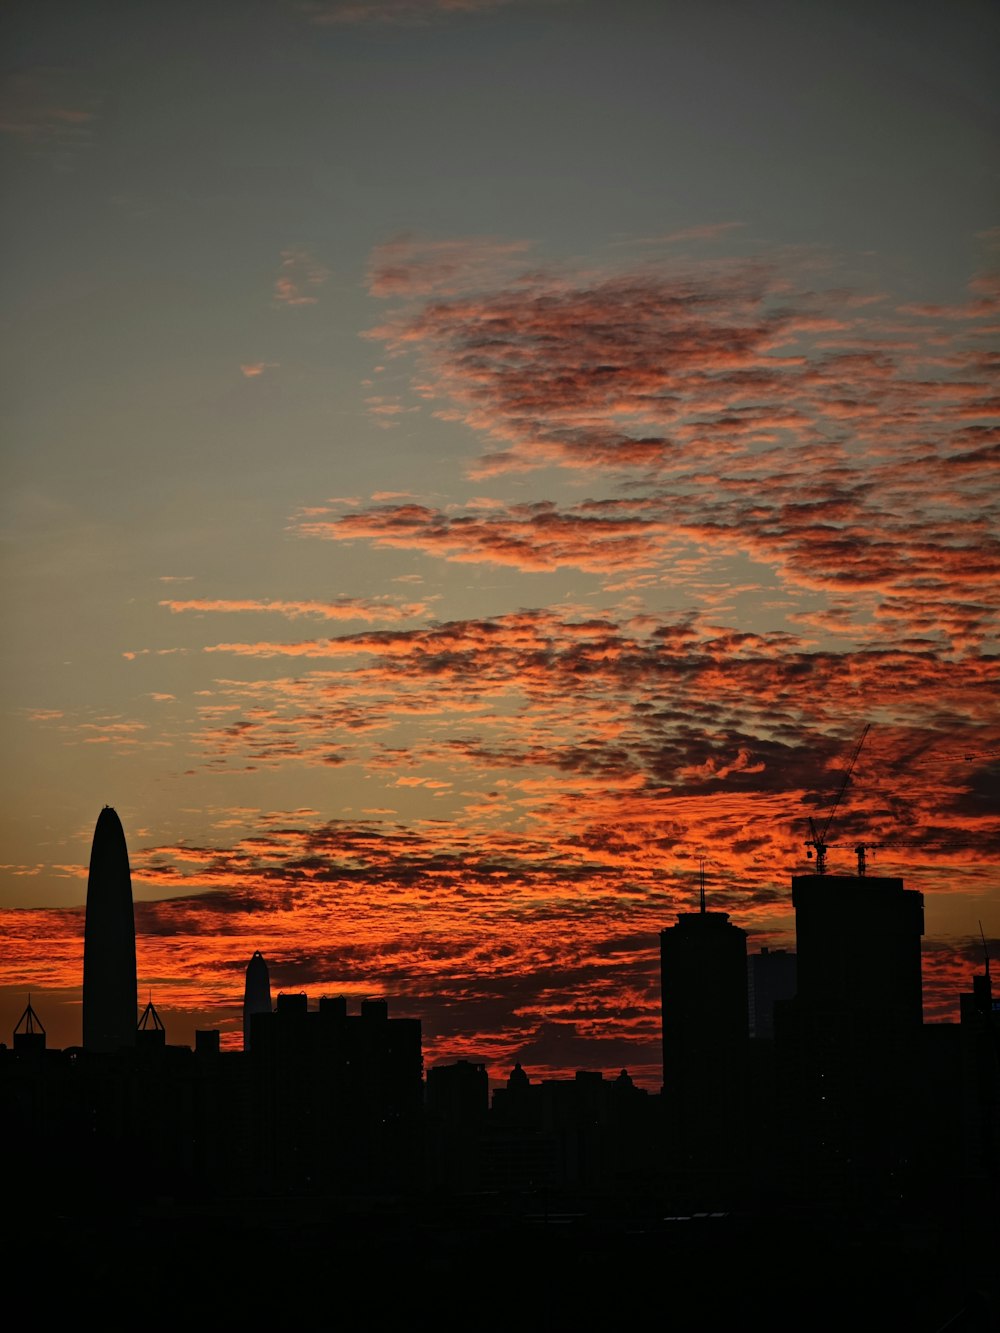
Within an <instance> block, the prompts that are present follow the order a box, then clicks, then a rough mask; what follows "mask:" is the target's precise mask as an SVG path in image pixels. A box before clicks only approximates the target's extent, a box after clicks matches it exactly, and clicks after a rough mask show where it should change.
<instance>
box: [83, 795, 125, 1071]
mask: <svg viewBox="0 0 1000 1333" xmlns="http://www.w3.org/2000/svg"><path fill="white" fill-rule="evenodd" d="M136 1009H137V1004H136V971H135V916H134V913H133V910H132V876H131V874H130V872H129V864H128V848H127V847H126V846H125V832H124V830H123V829H122V825H121V820H120V819H119V818H118V816H117V814H116V813H115V812H114V810H112V808H111V806H109V805H106V806H105V807H104V809H103V810H102V811H101V813H100V815H99V816H98V818H97V827H96V828H95V829H94V841H93V845H92V846H91V850H90V877H89V879H88V881H87V923H86V927H85V932H84V945H83V1045H84V1049H85V1050H88V1051H115V1050H119V1049H121V1048H122V1047H131V1046H134V1045H135V1032H136Z"/></svg>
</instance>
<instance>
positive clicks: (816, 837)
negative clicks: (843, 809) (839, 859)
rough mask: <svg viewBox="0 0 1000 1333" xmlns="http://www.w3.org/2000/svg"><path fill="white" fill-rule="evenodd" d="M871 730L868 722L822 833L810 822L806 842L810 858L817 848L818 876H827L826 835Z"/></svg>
mask: <svg viewBox="0 0 1000 1333" xmlns="http://www.w3.org/2000/svg"><path fill="white" fill-rule="evenodd" d="M870 728H871V723H870V722H866V723H865V728H864V731H862V733H861V737H860V739H859V740H858V743H857V745H855V747H854V753H853V754H852V755H851V762H850V763H849V764H848V765H847V769H846V771H845V773H844V780H843V782H842V783H841V784H840V790H839V791H838V792H837V796H836V799H835V800H834V802H833V805H832V806H831V808H830V813H829V814H828V815H827V817H826V823H825V824H824V825H823V829H822V832H818V831H817V829H816V825H815V823H814V822H813V820H812V819H810V820H809V832H810V833H811V834H812V837H811V838H809V840H808V841H807V842H806V847H807V848H809V849H810V850H809V855H810V856H812V849H813V848H815V851H816V874H817V875H825V874H826V850H827V848H828V847H829V845H830V844H829V843H828V842H827V840H826V835H827V833H828V831H829V828H830V824H831V823H832V821H833V817H834V815H835V814H836V813H837V807H838V806H839V805H840V802H841V799H842V797H843V795H844V792H845V791H846V790H847V784H848V782H850V780H851V774H852V773H853V772H854V765H855V764H856V763H857V762H858V755H859V754H860V753H861V747H862V745H864V743H865V737H866V736H867V735H868V732H869V730H870ZM862 873H863V872H862Z"/></svg>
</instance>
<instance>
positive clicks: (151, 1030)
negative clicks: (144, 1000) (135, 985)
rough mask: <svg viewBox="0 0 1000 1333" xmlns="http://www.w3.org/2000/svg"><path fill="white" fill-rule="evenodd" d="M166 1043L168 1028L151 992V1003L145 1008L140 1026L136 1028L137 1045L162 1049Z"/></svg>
mask: <svg viewBox="0 0 1000 1333" xmlns="http://www.w3.org/2000/svg"><path fill="white" fill-rule="evenodd" d="M166 1044H167V1030H166V1028H165V1027H164V1026H163V1020H162V1019H161V1018H160V1015H159V1014H158V1013H157V1012H156V1008H155V1006H154V1004H153V996H152V994H150V997H149V1003H148V1004H147V1005H146V1007H145V1009H143V1011H142V1017H141V1018H140V1019H139V1026H138V1027H137V1028H136V1045H137V1046H140V1047H143V1048H147V1049H148V1048H149V1047H151V1046H153V1047H158V1048H160V1049H162V1048H163V1047H164V1046H165V1045H166Z"/></svg>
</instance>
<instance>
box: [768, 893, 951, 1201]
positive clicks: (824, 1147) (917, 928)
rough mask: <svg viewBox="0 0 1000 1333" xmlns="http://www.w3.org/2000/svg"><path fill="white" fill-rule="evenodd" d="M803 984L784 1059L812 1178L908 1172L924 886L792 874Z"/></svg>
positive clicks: (829, 1183)
mask: <svg viewBox="0 0 1000 1333" xmlns="http://www.w3.org/2000/svg"><path fill="white" fill-rule="evenodd" d="M792 902H793V904H794V906H795V937H796V952H797V955H798V956H797V960H796V962H797V969H798V982H797V993H796V996H795V999H794V1000H791V1001H785V1003H784V1005H783V1006H781V1008H780V1011H779V1019H778V1025H777V1026H778V1033H777V1036H778V1044H779V1047H780V1048H782V1050H781V1055H780V1063H781V1066H782V1068H783V1071H784V1077H785V1079H786V1081H787V1085H788V1093H789V1094H790V1096H791V1101H790V1103H789V1107H788V1109H789V1117H790V1126H791V1132H792V1133H793V1134H794V1135H795V1137H796V1138H797V1140H798V1143H799V1147H800V1149H801V1153H802V1163H803V1165H802V1170H804V1171H805V1173H806V1175H805V1177H804V1178H806V1179H808V1180H810V1181H811V1182H812V1185H813V1186H815V1187H816V1188H823V1189H829V1190H832V1191H836V1192H839V1193H843V1192H844V1191H845V1190H861V1189H864V1188H868V1187H869V1186H870V1185H871V1184H872V1183H874V1182H877V1181H879V1180H881V1179H883V1178H884V1177H886V1176H887V1175H894V1177H895V1178H897V1179H898V1178H899V1177H900V1172H902V1171H903V1170H904V1168H905V1167H906V1163H907V1162H908V1161H909V1160H911V1159H912V1157H913V1154H914V1147H915V1144H914V1139H915V1136H916V1135H918V1133H919V1117H918V1116H916V1115H915V1113H914V1107H915V1106H917V1104H918V1083H919V1070H920V1059H921V1033H922V1022H923V1007H922V992H921V972H920V937H921V935H922V934H923V929H924V900H923V895H922V894H921V893H917V892H915V891H914V890H912V889H906V888H904V887H903V881H902V880H901V879H898V878H894V877H882V876H877V875H795V876H793V878H792Z"/></svg>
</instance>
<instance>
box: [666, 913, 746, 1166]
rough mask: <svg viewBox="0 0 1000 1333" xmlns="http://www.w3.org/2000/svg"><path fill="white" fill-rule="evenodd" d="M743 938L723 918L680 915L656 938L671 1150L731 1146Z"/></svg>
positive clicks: (740, 1069) (741, 1053)
mask: <svg viewBox="0 0 1000 1333" xmlns="http://www.w3.org/2000/svg"><path fill="white" fill-rule="evenodd" d="M746 938H747V937H746V931H744V930H741V929H740V928H739V926H734V925H733V924H732V922H731V921H730V920H729V915H728V913H726V912H708V911H706V910H705V895H704V889H703V890H702V898H701V910H700V911H699V912H682V913H680V914H679V916H678V918H677V924H676V925H675V926H671V927H669V928H668V929H667V930H664V931H661V932H660V996H661V1004H662V1011H663V1101H664V1107H665V1109H666V1113H667V1124H668V1127H669V1131H670V1134H671V1138H672V1140H673V1142H674V1144H675V1145H677V1146H679V1147H683V1148H686V1149H688V1150H690V1151H691V1152H693V1153H695V1155H696V1156H702V1157H703V1156H704V1154H705V1153H706V1152H708V1151H714V1149H715V1148H716V1147H718V1148H719V1149H720V1151H721V1150H723V1149H724V1148H725V1146H726V1144H727V1143H728V1144H729V1145H730V1146H731V1145H732V1131H733V1129H734V1127H735V1126H737V1125H738V1116H739V1111H738V1107H739V1103H740V1099H741V1095H742V1089H743V1078H744V1072H745V1060H746V1046H747V962H746V957H747V946H746Z"/></svg>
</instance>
